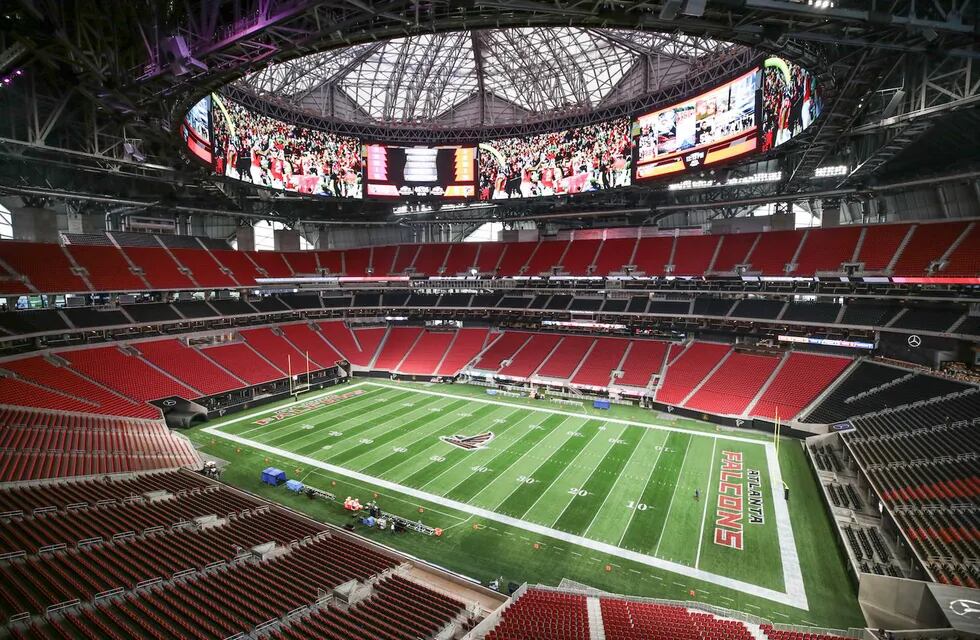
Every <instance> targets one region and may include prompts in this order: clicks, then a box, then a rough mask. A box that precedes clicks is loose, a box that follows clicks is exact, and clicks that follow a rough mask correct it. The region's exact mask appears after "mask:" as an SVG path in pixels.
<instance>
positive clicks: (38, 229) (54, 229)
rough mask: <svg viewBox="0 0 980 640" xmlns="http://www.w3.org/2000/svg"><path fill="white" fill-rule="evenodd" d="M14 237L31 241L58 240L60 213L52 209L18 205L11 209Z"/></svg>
mask: <svg viewBox="0 0 980 640" xmlns="http://www.w3.org/2000/svg"><path fill="white" fill-rule="evenodd" d="M10 222H11V226H12V227H13V234H14V238H15V239H17V240H29V241H31V242H55V243H56V242H58V241H59V235H58V214H57V213H55V212H54V211H53V210H51V209H41V208H37V207H18V208H13V209H11V210H10Z"/></svg>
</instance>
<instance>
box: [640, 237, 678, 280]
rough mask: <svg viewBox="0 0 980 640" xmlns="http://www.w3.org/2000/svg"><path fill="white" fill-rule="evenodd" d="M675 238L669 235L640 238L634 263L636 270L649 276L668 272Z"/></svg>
mask: <svg viewBox="0 0 980 640" xmlns="http://www.w3.org/2000/svg"><path fill="white" fill-rule="evenodd" d="M673 247H674V239H673V238H669V237H663V236H661V237H656V238H640V241H639V243H637V245H636V256H635V257H634V258H633V265H634V266H635V267H636V271H637V272H639V273H642V274H644V275H647V276H662V275H664V274H665V273H666V272H667V263H668V262H670V253H671V249H673Z"/></svg>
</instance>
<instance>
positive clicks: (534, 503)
mask: <svg viewBox="0 0 980 640" xmlns="http://www.w3.org/2000/svg"><path fill="white" fill-rule="evenodd" d="M582 426H585V425H582ZM600 433H602V432H601V431H599V428H598V427H596V432H595V434H594V435H593V436H592V437H591V438H589V441H588V442H586V443H585V446H584V447H582V449H581V450H580V451H579V452H578V453H576V454H575V457H574V458H572V459H571V461H570V462H569V463H568V464H567V465H565V468H564V469H562V471H561V473H559V474H558V475H557V476H555V479H554V480H552V481H551V482H550V483H548V486H547V487H545V489H544V490H543V491H542V492H541V495H539V496H538V498H537V500H535V501H534V502H533V503H532V504H531V506H530V507H528V508H527V509H526V510H525V511H524V513H522V514H521V517H522V518H523V517H524V516H526V515H527V514H529V513H532V512H533V511H534V507H536V506H537V505H538V503H539V502H540V501H541V499H542V498H543V497H544V496H545V494H546V493H548V492H549V491H551V488H552V487H553V486H555V483H556V482H558V481H559V480H560V479H561V478H562V477H563V476H564V475H565V473H566V472H567V471H568V470H569V469H571V468H572V467H573V466H574V465H575V461H576V460H578V457H579V456H580V455H582V454H583V453H585V450H586V449H588V448H589V444H591V443H592V441H593V440H595V438H596V436H598V435H599V434H600ZM570 439H571V436H569V440H570ZM567 442H568V440H566V441H565V442H563V443H562V445H561V446H562V447H564V446H565V443H567ZM558 448H559V449H561V447H558ZM605 457H606V456H605V454H603V456H602V458H603V459H604V458H605ZM599 462H600V463H601V462H602V459H600V460H599ZM546 464H548V461H547V460H545V461H544V462H542V463H541V464H540V465H538V469H540V468H541V467H542V466H543V465H546ZM598 468H599V465H598V464H597V465H596V467H595V469H598ZM538 469H535V470H534V471H535V472H537V470H538ZM595 469H593V470H592V473H595ZM531 477H534V476H533V475H532V476H531ZM589 477H590V478H591V477H592V474H589ZM587 482H588V481H586V483H587ZM582 486H585V485H584V484H583V485H582ZM514 491H517V489H514ZM514 491H511V492H510V493H509V494H507V498H509V497H510V496H511V495H513V493H514ZM507 498H504V499H503V500H501V501H500V504H498V505H497V507H499V506H500V505H501V504H503V503H505V502H506V501H507ZM572 500H575V498H572ZM572 500H570V501H569V502H568V504H569V505H570V504H572ZM497 507H494V509H496V508H497ZM566 509H568V506H567V505H566V506H565V509H562V512H561V513H560V514H559V515H558V517H557V518H555V521H554V522H552V523H551V524H557V523H558V521H559V520H561V517H562V516H563V515H565V510H566Z"/></svg>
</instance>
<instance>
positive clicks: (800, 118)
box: [762, 57, 823, 151]
mask: <svg viewBox="0 0 980 640" xmlns="http://www.w3.org/2000/svg"><path fill="white" fill-rule="evenodd" d="M822 110H823V100H822V98H821V95H820V91H819V90H818V88H817V80H816V78H815V77H814V76H813V74H811V73H809V72H808V71H806V70H805V69H804V68H803V67H801V66H799V65H796V64H793V63H792V62H788V61H786V60H783V59H782V58H775V57H773V58H767V59H766V61H765V62H764V63H763V66H762V150H763V151H768V150H770V149H773V148H775V147H778V146H779V145H781V144H783V143H784V142H787V141H788V140H790V139H791V138H793V137H794V136H796V135H798V134H799V133H801V132H802V131H803V130H804V129H806V128H807V127H809V126H810V123H811V122H813V121H814V120H816V119H817V117H818V116H819V115H820V112H821V111H822Z"/></svg>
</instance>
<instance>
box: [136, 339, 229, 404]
mask: <svg viewBox="0 0 980 640" xmlns="http://www.w3.org/2000/svg"><path fill="white" fill-rule="evenodd" d="M133 346H135V347H136V348H137V349H138V350H139V352H140V353H141V354H142V356H143V358H144V359H145V360H146V361H148V362H151V363H153V364H154V365H156V366H157V367H159V368H161V369H163V370H164V371H166V372H167V373H169V374H170V375H172V376H173V377H175V378H177V379H178V380H181V381H183V382H184V383H186V384H187V385H189V386H191V387H193V388H194V389H196V390H198V391H200V395H207V396H209V395H213V394H216V393H224V392H226V391H231V390H232V389H240V388H241V387H242V386H243V383H242V381H241V380H239V379H237V378H235V377H234V376H232V375H231V374H229V373H228V372H227V371H225V370H224V369H222V368H221V367H219V366H217V365H216V364H214V363H213V362H211V361H210V360H208V359H207V358H205V357H204V356H203V355H201V352H200V351H198V350H197V349H193V348H191V347H188V346H187V345H185V344H183V343H181V342H180V341H179V340H176V339H172V340H153V341H151V342H140V343H137V344H135V345H133Z"/></svg>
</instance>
